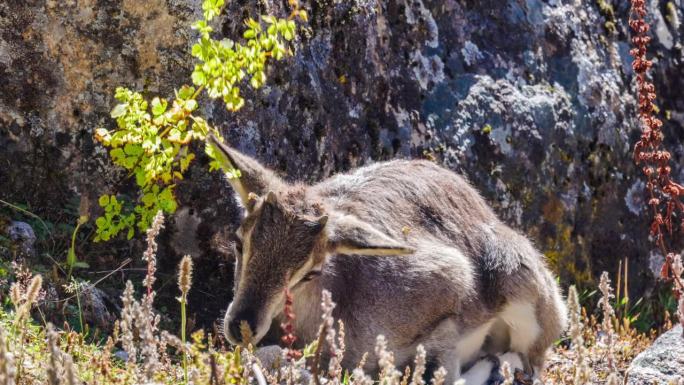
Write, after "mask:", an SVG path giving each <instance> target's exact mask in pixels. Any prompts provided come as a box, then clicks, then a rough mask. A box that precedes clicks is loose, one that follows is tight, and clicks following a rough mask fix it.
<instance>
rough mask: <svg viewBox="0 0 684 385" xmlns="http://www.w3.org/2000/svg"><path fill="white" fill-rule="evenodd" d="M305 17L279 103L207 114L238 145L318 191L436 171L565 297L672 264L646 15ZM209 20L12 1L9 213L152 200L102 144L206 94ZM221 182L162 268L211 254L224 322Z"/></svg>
mask: <svg viewBox="0 0 684 385" xmlns="http://www.w3.org/2000/svg"><path fill="white" fill-rule="evenodd" d="M256 3H258V4H256ZM285 3H286V2H281V1H277V2H273V1H271V0H265V1H261V2H235V1H233V2H230V3H229V6H228V7H227V16H226V17H223V18H222V20H221V21H220V22H219V24H220V25H219V28H216V29H217V30H218V31H220V33H222V34H223V35H225V36H226V37H231V38H236V37H239V36H240V34H241V30H242V28H243V26H242V23H241V20H242V19H243V18H245V17H246V16H247V15H256V14H258V13H271V14H277V15H286V14H287V10H286V9H284V8H283V7H284V4H285ZM304 3H305V6H306V7H307V8H308V9H309V11H310V12H309V13H310V19H311V21H310V24H309V25H308V26H307V28H306V31H305V32H304V33H302V34H301V36H300V40H299V41H298V42H297V47H296V48H297V49H296V54H295V56H294V57H292V58H289V59H287V60H286V61H284V62H282V63H278V64H277V65H275V66H273V67H272V69H271V71H270V74H269V81H268V83H267V86H265V87H264V88H262V89H261V90H259V91H257V92H247V93H246V94H245V95H246V96H247V99H248V100H247V104H246V106H245V107H244V108H243V109H242V110H241V111H240V112H239V113H236V114H232V113H228V112H227V111H225V109H224V108H223V107H222V105H221V103H218V102H217V103H211V102H208V101H205V102H204V106H205V108H204V111H203V113H204V115H205V116H206V117H207V118H209V119H210V120H211V121H212V123H213V124H215V125H217V126H220V128H221V129H222V131H223V132H224V134H225V135H226V138H227V139H228V140H229V141H230V143H232V144H233V145H234V146H236V147H238V148H239V149H241V150H243V151H244V152H246V153H248V154H250V155H253V156H255V157H256V158H258V159H260V160H261V161H263V162H264V163H265V164H267V165H268V166H270V167H272V168H274V169H276V170H278V171H280V172H282V173H283V174H284V175H287V176H288V177H289V178H290V179H292V180H304V181H315V180H319V179H321V178H324V177H326V176H329V175H331V174H332V173H335V172H338V171H345V170H348V169H350V168H353V167H355V166H358V165H362V164H366V163H369V162H371V161H377V160H385V159H389V158H393V157H424V156H427V157H430V158H434V159H435V160H436V161H438V162H440V163H442V164H444V165H446V166H447V167H450V168H451V169H453V170H456V171H459V172H462V173H464V174H465V175H467V176H468V177H469V178H470V180H471V181H472V183H473V184H474V185H476V186H477V187H478V188H479V189H480V190H481V191H482V193H483V195H484V196H485V197H486V198H487V199H488V200H489V201H490V202H491V203H492V205H493V206H494V207H495V209H496V211H497V212H498V213H499V214H500V216H501V217H502V218H503V219H504V220H505V221H507V222H508V223H510V224H511V225H513V226H514V227H516V228H519V229H520V230H521V231H523V232H525V233H526V234H528V235H529V236H530V237H531V238H532V239H534V240H535V241H536V243H537V245H538V246H539V247H540V249H541V250H543V251H544V253H545V254H546V255H547V256H548V258H549V261H550V264H551V265H552V266H553V268H554V269H555V270H556V271H557V272H559V273H560V275H561V279H562V280H563V282H568V281H570V280H572V281H578V282H580V283H582V282H587V281H590V280H591V279H592V277H595V276H598V274H597V273H598V272H600V271H602V270H608V271H610V272H615V271H616V269H617V263H616V261H617V260H618V259H621V258H628V259H629V260H630V265H631V266H651V265H652V266H653V267H654V268H657V267H658V266H659V261H660V260H661V259H662V256H659V255H658V254H651V253H650V251H651V249H652V244H651V243H650V242H649V240H648V238H647V232H648V220H646V219H644V218H645V217H646V216H647V215H648V214H647V212H646V210H645V208H644V205H643V199H644V195H643V190H644V184H643V182H642V177H641V175H640V170H639V169H637V168H636V167H635V166H634V164H633V162H632V158H631V150H630V148H631V146H632V144H633V143H634V142H635V140H636V138H637V137H638V135H639V128H638V122H637V121H636V119H635V101H634V97H633V95H634V87H633V73H632V71H631V67H630V62H631V58H630V57H629V55H628V51H629V44H628V31H627V29H626V24H627V23H626V20H627V15H628V6H629V4H628V2H626V1H619V2H618V1H612V0H597V1H586V2H579V1H574V0H563V1H561V0H547V1H542V0H477V1H474V0H445V1H428V0H395V1H370V0H354V1H351V0H350V1H330V0H314V1H311V2H304ZM650 4H651V12H652V14H653V15H654V17H653V25H654V28H653V32H654V39H655V41H654V44H653V54H654V55H655V56H656V57H657V60H656V63H655V69H656V72H655V74H654V76H655V83H656V86H657V87H658V91H659V96H660V97H661V99H659V100H657V103H658V105H659V106H660V110H661V112H662V113H663V115H664V116H665V117H666V119H665V130H664V131H665V134H666V135H667V143H666V144H667V146H668V148H669V149H670V150H672V153H673V168H674V170H675V171H674V172H673V175H675V176H680V178H678V179H679V180H682V179H684V174H683V173H682V172H681V171H680V170H684V168H682V167H680V165H681V162H682V155H683V154H684V147H682V144H681V142H682V139H683V138H682V136H684V130H682V129H681V128H682V125H683V124H684V98H683V96H682V95H683V94H682V93H681V90H682V88H683V87H684V84H682V83H683V82H684V76H681V75H682V72H683V71H682V69H683V67H682V62H681V60H682V51H681V49H682V46H681V35H682V32H683V31H682V27H681V26H680V24H679V20H681V19H682V17H683V16H684V15H682V1H681V0H674V1H670V2H658V1H655V0H654V1H651V2H650ZM200 12H201V2H200V1H199V0H152V1H148V2H144V3H143V2H138V1H134V0H67V1H61V2H57V1H54V0H30V1H26V0H22V1H19V0H8V1H4V2H2V4H0V31H2V32H1V33H0V80H2V84H3V92H2V93H1V94H0V148H1V149H2V150H1V151H0V197H3V198H2V199H4V200H7V201H11V202H18V203H24V204H27V206H29V207H30V208H31V209H32V210H33V211H35V212H36V213H37V214H39V215H41V216H42V217H44V218H46V219H48V220H50V221H52V222H58V221H64V222H69V221H71V222H74V221H75V217H74V218H73V220H71V219H69V218H67V219H64V218H65V216H64V215H63V213H64V208H65V207H66V206H67V202H71V201H73V199H74V197H76V199H78V198H81V199H88V200H90V201H95V199H96V198H97V196H98V195H99V194H102V193H104V192H110V193H111V192H114V191H119V192H128V193H134V190H133V189H131V181H130V179H127V178H126V175H124V174H122V173H121V171H120V170H117V169H116V168H115V167H112V166H111V163H110V162H109V160H108V157H107V155H106V153H105V151H104V149H103V148H102V147H101V146H100V145H99V144H97V143H95V142H94V140H93V132H94V129H95V128H96V127H99V126H102V127H107V128H112V127H113V126H114V122H113V121H112V120H111V119H110V118H109V117H108V112H109V110H110V109H111V107H112V103H113V101H112V100H113V90H114V88H115V87H116V86H119V85H125V86H129V87H131V88H134V89H137V90H141V91H144V92H145V93H146V94H147V95H150V96H152V95H157V94H160V95H162V96H169V95H170V94H171V93H172V91H173V89H174V88H177V87H179V86H180V85H182V84H184V83H187V82H189V73H190V70H191V68H192V64H193V63H192V60H191V58H190V56H189V53H188V52H189V47H190V44H191V43H192V40H193V39H194V38H196V36H194V34H193V32H192V31H191V30H190V28H189V25H190V23H191V21H192V20H193V19H195V18H196V17H197V16H198V15H199V13H200ZM205 170H206V159H199V160H198V161H197V162H196V164H195V166H194V167H193V168H192V170H191V173H190V175H189V176H188V178H186V181H185V182H184V183H183V184H181V185H180V186H179V187H178V189H177V194H178V198H179V200H180V203H181V205H182V206H183V208H182V209H181V210H180V216H179V218H178V221H177V222H176V223H175V224H174V223H173V221H174V219H171V220H170V221H169V223H167V231H166V232H165V233H164V235H163V236H162V239H161V240H160V256H159V264H160V272H161V273H162V274H173V273H174V272H175V266H176V263H177V261H178V260H179V259H180V257H181V255H182V254H184V253H190V254H192V255H193V256H194V257H195V259H196V263H195V266H197V268H196V270H197V271H196V276H197V277H198V279H197V286H196V287H195V288H193V291H192V293H193V294H192V295H194V296H195V298H194V301H193V298H192V297H191V300H190V304H191V306H194V308H192V309H191V311H193V312H195V313H197V314H200V321H202V320H204V321H206V320H211V319H215V318H218V317H220V315H221V312H222V311H223V310H224V309H225V306H226V304H227V302H228V301H229V299H230V286H231V277H232V265H231V263H232V262H231V258H232V254H231V252H230V247H229V245H230V234H232V233H233V231H234V228H235V224H236V222H237V221H238V219H239V211H238V209H237V207H236V206H235V203H234V202H233V200H232V192H231V191H230V190H229V189H228V188H227V186H226V185H225V183H224V182H223V181H222V180H221V178H220V177H219V176H218V175H215V174H209V173H208V172H206V171H205ZM91 206H96V205H91ZM91 214H92V216H95V215H97V214H98V211H97V207H91ZM179 239H180V240H182V241H179ZM133 245H134V246H135V247H133V248H131V247H130V244H129V243H125V242H120V243H117V242H113V243H110V244H106V245H103V244H90V243H85V242H82V244H81V245H80V246H79V255H82V258H85V259H86V260H87V262H88V263H89V264H90V265H91V266H93V267H95V266H101V267H105V266H106V267H107V268H112V267H113V266H116V264H117V262H119V261H121V260H123V258H124V257H125V256H127V254H131V253H133V254H134V255H135V257H136V260H139V258H138V257H137V255H139V254H136V253H138V250H139V249H140V242H139V241H138V243H137V244H135V243H134V244H133ZM630 275H631V277H630V283H632V285H631V287H630V288H631V289H632V290H633V291H634V292H635V293H633V295H639V294H641V293H643V292H644V290H646V289H647V288H648V287H649V285H650V283H651V281H652V273H651V271H650V270H649V269H645V268H642V269H637V268H632V269H630ZM132 278H134V279H139V278H140V277H137V276H133V277H132ZM162 295H166V294H162ZM175 295H176V294H175V293H168V295H167V296H168V298H170V299H171V302H170V303H174V302H173V301H172V299H173V296H175ZM174 306H175V305H174Z"/></svg>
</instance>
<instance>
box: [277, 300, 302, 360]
mask: <svg viewBox="0 0 684 385" xmlns="http://www.w3.org/2000/svg"><path fill="white" fill-rule="evenodd" d="M292 303H293V298H292V293H290V289H288V288H287V287H286V288H285V308H284V309H283V314H284V315H285V322H284V323H281V324H280V328H281V329H282V331H283V337H282V338H281V340H282V341H283V343H284V344H285V346H287V358H288V359H290V360H297V359H299V358H300V357H301V356H302V352H301V351H299V350H297V349H295V348H294V343H295V341H297V336H296V335H295V334H294V319H295V314H294V311H293V310H292Z"/></svg>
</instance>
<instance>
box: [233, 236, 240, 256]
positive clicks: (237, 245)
mask: <svg viewBox="0 0 684 385" xmlns="http://www.w3.org/2000/svg"><path fill="white" fill-rule="evenodd" d="M233 247H235V251H236V252H237V254H238V255H242V241H241V240H240V238H236V239H235V241H234V242H233Z"/></svg>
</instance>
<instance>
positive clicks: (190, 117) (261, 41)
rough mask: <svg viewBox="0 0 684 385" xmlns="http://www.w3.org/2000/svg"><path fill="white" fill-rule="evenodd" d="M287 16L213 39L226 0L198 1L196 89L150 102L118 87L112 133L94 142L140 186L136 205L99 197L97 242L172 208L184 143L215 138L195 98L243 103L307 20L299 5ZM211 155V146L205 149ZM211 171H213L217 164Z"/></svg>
mask: <svg viewBox="0 0 684 385" xmlns="http://www.w3.org/2000/svg"><path fill="white" fill-rule="evenodd" d="M290 6H291V7H292V13H291V14H290V16H289V17H288V18H286V19H281V18H276V17H273V16H261V17H260V18H259V19H258V20H255V19H251V18H250V19H248V20H246V21H245V25H246V27H247V29H246V30H245V31H244V34H243V38H244V40H245V41H244V43H240V42H235V41H233V40H230V39H227V38H224V39H221V40H216V39H214V38H213V37H212V32H213V28H212V27H211V25H210V22H211V21H212V20H213V19H214V18H215V17H216V16H218V15H220V14H221V12H222V10H223V7H224V0H204V2H203V4H202V9H203V10H204V18H203V19H202V20H198V21H196V22H195V23H193V25H192V28H193V29H195V30H197V31H198V32H199V34H200V38H199V39H198V41H197V43H195V44H194V45H193V46H192V56H193V57H195V58H196V59H197V61H198V63H197V64H196V65H195V68H194V70H193V72H192V76H191V78H192V83H193V84H194V86H190V85H183V86H182V87H180V88H179V89H178V90H176V92H175V95H174V98H173V99H172V100H167V99H164V98H160V97H154V98H153V99H152V100H151V101H148V100H147V99H146V98H145V97H144V96H143V95H142V94H141V93H139V92H135V91H132V90H130V89H128V88H123V87H119V88H117V89H116V93H115V95H114V96H115V98H116V100H117V101H118V102H119V104H117V105H116V106H115V107H114V109H113V110H112V112H111V116H112V118H114V119H116V124H117V128H116V129H114V130H112V131H109V130H106V129H104V128H98V129H97V130H96V132H95V138H96V139H97V140H98V141H99V142H100V143H102V144H103V145H104V146H106V147H108V148H109V155H110V156H111V158H112V161H113V162H114V164H116V165H118V166H121V167H123V168H124V169H126V170H127V171H128V172H129V173H130V175H131V176H132V177H134V178H135V181H136V184H137V185H138V187H139V188H140V193H139V195H138V197H137V200H136V202H126V201H123V200H122V199H121V198H118V197H117V196H116V195H103V196H101V197H100V199H99V204H100V206H101V207H102V208H103V209H104V215H103V216H101V217H99V218H97V219H96V222H95V224H96V225H97V232H96V237H95V240H96V241H101V240H102V241H107V240H109V239H111V238H112V237H115V236H117V235H118V234H120V233H122V232H125V233H126V235H127V237H128V239H130V238H132V237H133V236H134V235H135V229H136V227H137V229H138V231H144V230H145V229H147V228H148V227H149V225H150V223H151V221H152V219H153V218H154V216H155V215H156V213H157V212H158V211H159V210H161V211H163V212H165V213H168V214H172V213H174V212H175V211H176V208H177V207H178V203H177V201H176V198H175V196H174V189H175V187H176V184H177V183H178V181H181V180H183V178H184V175H185V173H186V171H187V170H188V167H189V166H190V164H191V163H192V161H193V160H194V159H195V157H196V155H195V154H194V153H193V152H192V149H191V147H190V144H191V143H192V142H193V141H196V140H201V141H204V140H205V139H206V136H207V135H208V134H209V132H213V133H214V134H215V135H216V136H217V137H218V138H219V140H222V139H220V138H221V136H220V134H219V133H218V131H217V130H216V129H214V128H212V127H211V126H210V125H209V123H208V122H207V121H206V120H205V119H203V118H202V117H200V116H198V115H197V110H198V107H199V104H198V99H199V97H200V95H202V93H203V92H206V95H207V96H209V97H210V98H212V99H217V98H221V99H222V100H223V102H224V103H225V105H226V108H227V109H228V110H229V111H237V110H239V109H240V108H241V107H242V106H243V105H244V104H245V101H244V98H243V97H242V96H241V93H240V90H241V87H243V86H245V85H246V84H248V85H249V86H251V87H252V88H255V89H256V88H259V87H261V86H262V85H263V84H264V83H265V82H266V80H267V78H266V64H267V62H268V60H269V59H274V60H281V59H283V58H284V57H285V56H287V55H291V54H292V51H291V48H290V42H291V41H292V40H293V39H294V38H295V36H296V33H297V25H296V23H295V20H296V19H300V20H303V21H306V20H307V13H306V11H305V10H302V9H299V5H298V2H297V1H290ZM206 153H207V155H208V156H209V157H210V158H212V159H213V158H214V153H213V151H212V148H211V147H207V148H206ZM209 168H210V170H217V169H219V164H218V162H216V160H215V159H214V160H212V161H211V162H210V165H209ZM225 171H226V172H227V173H228V174H229V177H239V174H238V171H237V170H225Z"/></svg>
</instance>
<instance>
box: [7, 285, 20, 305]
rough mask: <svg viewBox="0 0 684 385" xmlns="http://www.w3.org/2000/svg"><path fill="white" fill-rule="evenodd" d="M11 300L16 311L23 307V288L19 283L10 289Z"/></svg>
mask: <svg viewBox="0 0 684 385" xmlns="http://www.w3.org/2000/svg"><path fill="white" fill-rule="evenodd" d="M10 299H11V300H12V304H14V308H15V309H16V308H18V307H19V305H21V287H20V286H19V283H17V282H15V283H13V284H12V287H11V288H10Z"/></svg>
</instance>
